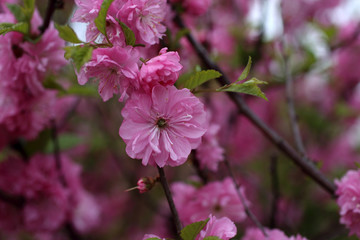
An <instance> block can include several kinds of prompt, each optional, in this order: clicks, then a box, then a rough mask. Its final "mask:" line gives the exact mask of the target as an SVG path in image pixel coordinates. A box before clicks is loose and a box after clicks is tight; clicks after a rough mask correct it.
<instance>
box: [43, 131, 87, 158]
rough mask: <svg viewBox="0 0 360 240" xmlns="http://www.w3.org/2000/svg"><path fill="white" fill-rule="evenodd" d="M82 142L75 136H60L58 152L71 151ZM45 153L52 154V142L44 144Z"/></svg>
mask: <svg viewBox="0 0 360 240" xmlns="http://www.w3.org/2000/svg"><path fill="white" fill-rule="evenodd" d="M83 141H84V140H83V139H82V138H80V137H79V136H76V135H75V134H62V135H60V136H59V137H58V142H59V150H60V151H64V150H68V149H71V148H73V147H75V146H77V145H79V144H80V143H82V142H83ZM44 152H45V153H53V152H54V143H53V141H48V142H47V144H46V147H45V148H44Z"/></svg>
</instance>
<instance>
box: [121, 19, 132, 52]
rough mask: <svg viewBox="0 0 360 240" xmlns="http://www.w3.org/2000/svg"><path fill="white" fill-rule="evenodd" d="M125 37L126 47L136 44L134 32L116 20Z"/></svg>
mask: <svg viewBox="0 0 360 240" xmlns="http://www.w3.org/2000/svg"><path fill="white" fill-rule="evenodd" d="M117 21H118V22H119V24H120V26H121V29H122V30H123V32H124V35H125V42H126V45H130V46H134V45H135V42H136V38H135V34H134V32H133V31H132V30H131V29H130V28H129V27H128V26H127V25H126V24H125V23H123V22H121V21H120V20H118V19H117Z"/></svg>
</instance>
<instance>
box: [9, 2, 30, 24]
mask: <svg viewBox="0 0 360 240" xmlns="http://www.w3.org/2000/svg"><path fill="white" fill-rule="evenodd" d="M7 7H8V9H9V10H10V12H11V13H12V14H13V15H14V16H15V18H16V20H17V21H18V22H25V21H26V18H25V14H24V11H23V9H22V8H21V7H20V5H19V4H7Z"/></svg>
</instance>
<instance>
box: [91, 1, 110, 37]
mask: <svg viewBox="0 0 360 240" xmlns="http://www.w3.org/2000/svg"><path fill="white" fill-rule="evenodd" d="M113 1H114V0H104V1H103V3H102V4H101V8H100V11H99V15H98V16H97V17H96V18H95V21H94V22H95V26H96V27H97V29H98V30H99V31H100V32H101V33H102V34H104V36H106V38H107V33H106V15H107V12H108V10H109V7H110V5H111V3H112V2H113Z"/></svg>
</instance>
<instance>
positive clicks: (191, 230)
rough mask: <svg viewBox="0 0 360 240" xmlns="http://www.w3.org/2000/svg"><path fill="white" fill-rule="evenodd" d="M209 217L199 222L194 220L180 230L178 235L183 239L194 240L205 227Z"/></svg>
mask: <svg viewBox="0 0 360 240" xmlns="http://www.w3.org/2000/svg"><path fill="white" fill-rule="evenodd" d="M208 221H209V219H206V220H204V221H200V222H194V223H192V224H189V225H187V226H186V227H184V228H183V229H182V230H181V233H180V236H181V238H182V239H183V240H195V238H196V236H197V235H198V234H199V233H200V231H201V230H202V229H203V228H204V227H205V225H206V224H207V222H208Z"/></svg>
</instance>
